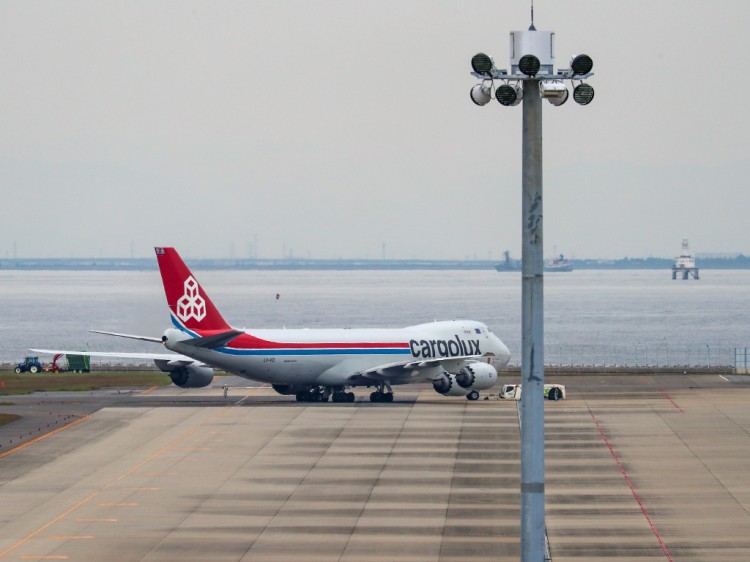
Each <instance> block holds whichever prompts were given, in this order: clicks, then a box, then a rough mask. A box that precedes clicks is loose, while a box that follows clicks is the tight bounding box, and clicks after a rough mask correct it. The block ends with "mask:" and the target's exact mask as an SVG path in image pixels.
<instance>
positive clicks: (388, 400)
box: [383, 392, 393, 402]
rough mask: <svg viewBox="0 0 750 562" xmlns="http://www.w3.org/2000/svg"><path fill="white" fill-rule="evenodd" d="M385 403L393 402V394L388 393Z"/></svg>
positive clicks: (384, 396) (384, 398)
mask: <svg viewBox="0 0 750 562" xmlns="http://www.w3.org/2000/svg"><path fill="white" fill-rule="evenodd" d="M383 402H393V393H392V392H387V393H386V394H384V395H383Z"/></svg>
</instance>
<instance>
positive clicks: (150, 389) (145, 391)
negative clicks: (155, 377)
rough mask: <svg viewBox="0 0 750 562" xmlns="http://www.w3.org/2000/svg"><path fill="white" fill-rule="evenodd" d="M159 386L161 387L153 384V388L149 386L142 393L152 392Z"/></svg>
mask: <svg viewBox="0 0 750 562" xmlns="http://www.w3.org/2000/svg"><path fill="white" fill-rule="evenodd" d="M157 388H159V386H158V385H157V386H152V387H151V388H147V389H146V390H144V391H143V392H141V394H148V393H149V392H151V391H152V390H156V389H157Z"/></svg>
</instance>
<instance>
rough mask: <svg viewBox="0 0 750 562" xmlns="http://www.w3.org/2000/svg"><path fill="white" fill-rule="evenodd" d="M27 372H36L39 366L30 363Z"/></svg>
mask: <svg viewBox="0 0 750 562" xmlns="http://www.w3.org/2000/svg"><path fill="white" fill-rule="evenodd" d="M29 372H31V373H34V374H36V373H38V372H39V367H37V366H36V365H32V366H31V367H29Z"/></svg>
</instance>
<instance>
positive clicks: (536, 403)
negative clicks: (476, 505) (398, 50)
mask: <svg viewBox="0 0 750 562" xmlns="http://www.w3.org/2000/svg"><path fill="white" fill-rule="evenodd" d="M510 52H511V55H510V72H508V70H501V69H497V68H495V63H494V61H493V60H492V58H491V57H489V56H488V55H486V54H484V53H478V54H476V55H474V57H472V59H471V66H472V69H473V72H472V75H473V76H476V77H477V78H479V79H480V80H481V82H480V83H479V84H477V85H476V86H474V87H473V88H472V89H471V92H470V95H471V100H472V101H473V102H474V103H475V104H477V105H486V104H487V103H489V101H490V100H491V99H492V97H493V93H494V97H495V98H496V99H497V101H498V102H500V104H501V105H504V106H514V105H518V104H519V103H520V102H521V101H523V139H522V152H523V155H522V182H521V183H522V192H523V193H522V214H521V225H522V258H521V270H522V287H521V301H522V303H521V312H522V318H521V340H522V343H521V383H522V385H523V393H522V394H521V401H520V404H519V407H520V409H521V561H522V562H541V561H542V560H545V558H546V556H545V551H546V548H545V526H544V301H543V296H544V290H543V289H544V238H543V229H542V217H543V214H542V100H543V99H546V100H547V101H549V102H550V103H551V104H552V105H555V106H559V105H562V104H564V103H565V102H566V101H567V100H568V97H569V92H568V88H567V86H566V85H565V82H566V81H570V82H572V84H573V86H574V87H573V99H574V100H575V101H576V103H579V104H581V105H588V104H589V103H590V102H591V100H593V99H594V89H593V88H592V87H591V86H590V85H589V84H586V83H585V82H583V80H584V79H585V78H588V77H589V76H591V69H592V68H593V61H592V60H591V57H589V56H588V55H577V56H575V57H573V59H572V60H571V63H570V69H565V70H558V71H557V72H556V71H555V67H554V66H555V34H554V32H551V31H537V30H536V28H535V27H534V14H533V8H532V21H531V26H530V27H529V29H528V31H511V33H510ZM496 82H497V83H498V85H497V86H496V84H495V83H496ZM576 82H578V84H577V85H576Z"/></svg>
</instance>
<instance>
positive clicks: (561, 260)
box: [544, 254, 573, 271]
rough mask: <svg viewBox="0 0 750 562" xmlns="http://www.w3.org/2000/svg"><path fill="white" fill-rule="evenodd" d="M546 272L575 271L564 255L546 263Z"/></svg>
mask: <svg viewBox="0 0 750 562" xmlns="http://www.w3.org/2000/svg"><path fill="white" fill-rule="evenodd" d="M544 271H573V266H572V265H571V264H570V262H569V261H568V258H566V257H565V256H564V255H562V254H560V255H559V256H557V257H556V258H552V259H549V260H547V261H546V262H544Z"/></svg>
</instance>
